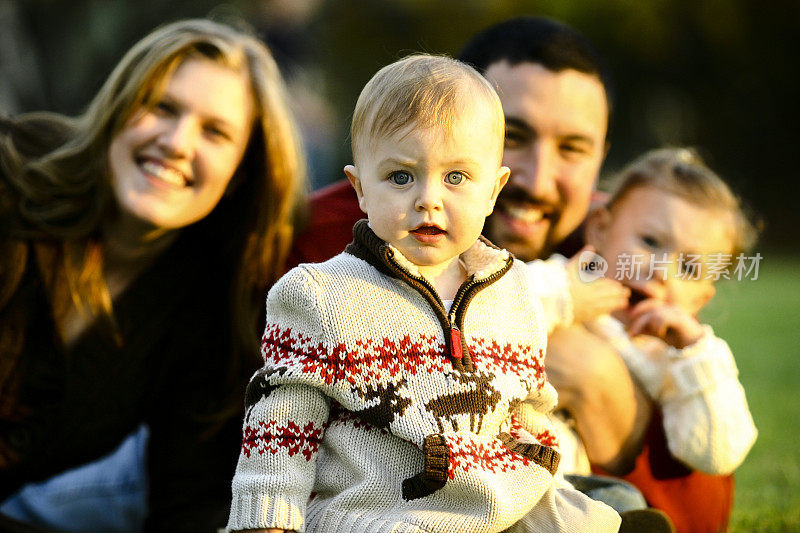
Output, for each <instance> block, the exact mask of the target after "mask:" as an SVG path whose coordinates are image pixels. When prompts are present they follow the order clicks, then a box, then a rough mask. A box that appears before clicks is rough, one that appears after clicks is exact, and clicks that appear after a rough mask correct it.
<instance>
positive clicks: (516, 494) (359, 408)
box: [228, 222, 619, 533]
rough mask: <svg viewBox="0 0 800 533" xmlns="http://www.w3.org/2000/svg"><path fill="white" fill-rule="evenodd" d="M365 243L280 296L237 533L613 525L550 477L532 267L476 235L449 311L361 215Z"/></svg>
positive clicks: (259, 384)
mask: <svg viewBox="0 0 800 533" xmlns="http://www.w3.org/2000/svg"><path fill="white" fill-rule="evenodd" d="M354 236H355V241H354V243H353V244H351V245H350V246H349V247H348V248H347V250H346V252H345V253H342V254H340V255H338V256H336V257H334V258H333V259H331V260H329V261H327V262H325V263H322V264H317V265H310V264H305V265H300V266H299V267H297V268H295V269H293V270H291V271H290V272H289V273H288V274H287V275H286V276H284V277H283V278H282V279H281V280H280V281H279V282H278V283H277V284H276V285H275V286H274V287H273V289H272V290H271V291H270V293H269V295H268V297H267V327H266V330H265V333H264V337H263V348H262V353H263V356H264V359H265V365H264V367H263V368H262V369H261V370H259V371H258V372H257V373H256V374H255V376H254V377H253V379H252V380H251V382H250V385H249V386H248V390H247V394H246V396H247V399H246V404H247V413H246V416H245V421H244V439H243V444H242V450H241V455H240V458H239V464H238V467H237V472H236V475H235V477H234V480H233V503H232V507H231V514H230V520H229V523H228V528H229V529H230V530H238V529H246V528H266V527H277V528H284V529H295V530H298V531H305V530H308V531H336V532H347V531H353V532H355V531H359V532H388V531H397V532H437V533H448V532H458V533H463V532H465V531H468V532H484V531H485V532H490V531H502V530H506V529H508V528H512V529H513V530H514V531H576V530H578V531H616V530H617V528H618V527H619V516H618V515H617V514H616V513H615V512H614V511H613V510H612V509H611V508H609V507H607V506H605V505H604V504H602V503H599V502H595V501H593V500H591V499H589V498H588V497H586V496H584V495H582V494H580V493H579V492H577V491H575V490H574V489H572V488H571V487H570V486H569V485H568V484H567V483H566V482H564V481H563V480H561V479H558V478H555V477H554V474H555V472H556V468H557V465H558V457H559V456H558V452H557V450H556V448H555V446H556V439H555V436H554V434H553V432H552V430H551V426H550V422H549V419H548V416H547V415H548V413H549V412H550V411H551V410H552V408H553V406H554V405H555V403H556V393H555V390H554V389H553V387H552V386H551V385H550V384H549V382H548V381H547V379H546V376H545V373H544V365H543V358H544V350H545V340H546V331H545V327H544V323H543V319H542V311H541V306H540V303H539V302H538V300H537V299H536V298H533V297H531V294H532V293H531V291H530V290H529V287H528V282H527V276H526V272H525V268H524V266H523V265H522V264H521V263H518V262H516V261H514V259H513V258H512V257H511V256H510V255H509V254H508V252H505V251H501V250H497V249H496V248H494V247H493V246H491V245H490V244H488V241H483V240H480V241H478V242H476V243H475V245H473V247H472V248H470V249H469V250H468V251H467V252H465V253H464V254H462V257H461V259H462V260H463V262H464V264H465V265H466V268H467V272H468V279H467V281H466V282H465V283H464V284H463V285H462V286H461V288H460V289H459V291H458V293H457V295H456V297H455V299H454V301H453V304H452V307H451V309H450V311H449V312H446V311H445V309H444V307H443V305H442V302H441V300H440V299H439V297H438V295H437V294H436V292H435V290H434V289H433V287H432V286H430V284H429V283H428V282H427V281H426V280H425V279H424V278H423V277H422V276H421V275H420V274H419V271H418V270H417V269H416V267H415V266H414V265H413V264H411V263H410V262H409V261H407V260H406V259H405V258H404V257H403V256H402V255H401V254H400V253H399V252H398V251H397V250H396V249H395V248H393V247H392V246H391V245H388V244H386V243H384V242H383V241H381V240H380V239H378V238H377V237H376V236H375V234H374V233H372V231H371V230H370V229H369V228H368V226H367V225H366V223H365V222H360V223H358V224H356V226H355V228H354ZM309 499H310V501H309Z"/></svg>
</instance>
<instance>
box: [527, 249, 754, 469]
mask: <svg viewBox="0 0 800 533" xmlns="http://www.w3.org/2000/svg"><path fill="white" fill-rule="evenodd" d="M565 265H566V259H565V258H563V257H561V256H554V257H553V258H551V259H548V260H547V261H539V260H537V261H532V262H530V263H528V264H527V265H526V266H527V267H528V273H529V275H530V276H531V283H532V284H533V287H534V290H535V291H536V293H537V295H539V296H540V298H541V299H542V302H543V305H544V311H545V315H546V318H547V323H548V328H549V331H552V330H553V329H554V328H555V327H557V326H559V325H568V324H570V323H571V322H572V301H571V297H570V294H569V287H568V285H567V274H566V269H565ZM585 326H586V327H587V329H589V331H591V332H593V333H595V334H596V335H598V336H600V337H601V338H603V339H605V340H606V341H608V343H609V344H610V345H611V346H612V347H613V348H614V349H615V351H616V352H617V353H618V354H619V355H620V357H621V358H622V360H623V361H624V362H625V365H626V366H627V367H628V370H629V371H630V373H631V375H633V376H634V378H635V379H636V380H637V381H638V382H639V383H640V384H641V385H642V387H643V388H644V389H645V391H646V392H647V395H648V396H649V397H650V399H651V400H653V401H654V402H655V403H656V404H658V406H659V407H660V409H661V411H662V414H663V423H664V433H665V436H666V438H667V446H668V448H669V450H670V453H671V454H672V455H673V456H674V457H675V458H676V459H678V460H680V461H681V462H683V463H684V464H686V465H687V466H689V467H690V468H692V469H694V470H700V471H701V472H706V473H708V474H730V473H731V472H733V471H734V470H736V468H738V467H739V465H741V464H742V462H743V461H744V459H745V457H746V456H747V454H748V452H749V451H750V448H752V446H753V444H754V443H755V440H756V436H757V435H758V432H757V430H756V427H755V424H754V423H753V417H752V416H751V415H750V410H749V408H748V406H747V399H746V398H745V393H744V388H743V387H742V384H741V383H740V382H739V378H738V376H739V371H738V369H737V368H736V362H735V360H734V358H733V354H732V353H731V350H730V348H729V347H728V344H727V343H726V342H725V341H724V340H722V339H720V338H718V337H716V336H715V335H714V332H713V331H712V329H711V327H710V326H707V325H706V326H704V328H705V334H704V335H703V336H702V337H701V338H700V339H699V340H698V341H697V342H696V343H694V344H692V345H691V346H687V347H685V348H683V349H677V348H673V347H672V346H670V345H668V344H667V343H665V342H663V341H662V340H660V339H658V338H656V337H651V336H648V335H639V336H637V337H635V338H631V337H630V336H629V335H628V333H627V332H626V331H625V327H624V326H623V325H622V323H621V322H619V321H618V320H616V319H615V318H613V317H611V316H607V315H606V316H601V317H599V318H596V319H595V320H592V321H590V322H587V323H586V324H585ZM557 434H558V436H559V439H560V440H561V441H562V444H563V446H564V447H565V448H566V449H567V450H574V449H576V450H577V452H573V453H570V454H569V455H568V456H567V460H566V461H563V463H562V465H561V466H562V471H563V472H564V473H567V474H569V473H586V471H585V466H586V465H588V459H585V458H584V457H580V456H578V457H575V456H576V454H582V453H585V450H584V449H583V447H582V446H581V444H580V443H579V442H576V441H575V439H577V438H578V437H577V434H576V433H575V432H574V431H571V430H569V429H567V428H566V427H565V426H563V425H561V426H560V427H558V431H557ZM576 465H581V466H580V467H577V466H576ZM575 470H577V471H575Z"/></svg>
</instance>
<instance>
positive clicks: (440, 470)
mask: <svg viewBox="0 0 800 533" xmlns="http://www.w3.org/2000/svg"><path fill="white" fill-rule="evenodd" d="M423 451H424V452H425V470H423V471H422V472H420V473H419V474H417V475H415V476H414V477H410V478H408V479H406V480H404V481H403V499H404V500H416V499H417V498H424V497H425V496H430V495H431V494H433V493H434V492H436V491H437V490H439V489H441V488H442V487H444V484H445V483H446V482H447V469H448V467H449V465H450V450H448V449H447V443H446V441H445V439H444V437H443V436H441V435H428V436H427V437H425V444H424V449H423Z"/></svg>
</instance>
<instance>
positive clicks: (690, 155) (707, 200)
mask: <svg viewBox="0 0 800 533" xmlns="http://www.w3.org/2000/svg"><path fill="white" fill-rule="evenodd" d="M639 187H655V188H657V189H659V190H662V191H664V192H666V193H669V194H674V195H676V196H678V197H680V198H682V199H684V200H686V201H687V202H690V203H692V204H694V205H697V206H699V207H702V208H707V209H712V210H719V211H722V212H725V213H730V214H731V215H732V217H733V221H734V223H733V227H732V228H731V230H732V231H731V248H732V250H731V253H732V254H734V255H735V254H738V253H740V252H744V251H747V250H749V249H750V248H752V246H753V245H754V244H755V242H756V240H757V238H758V229H757V227H756V224H755V223H754V222H753V221H752V220H751V215H750V214H749V213H748V211H747V209H745V207H744V206H743V205H742V201H741V199H740V198H739V197H738V196H736V195H735V194H734V193H733V192H732V191H731V189H730V187H728V185H727V184H726V183H725V181H723V179H722V178H720V177H719V176H718V175H717V173H716V172H714V171H713V170H711V169H710V168H709V167H708V166H707V165H706V164H705V162H704V161H703V160H702V158H701V157H700V156H699V155H698V154H697V153H696V152H695V151H694V150H691V149H689V148H660V149H657V150H651V151H649V152H647V153H645V154H644V155H642V156H640V157H638V158H636V159H635V160H633V161H632V162H631V163H630V164H628V166H626V167H625V168H624V169H622V171H621V172H620V173H619V174H618V175H617V176H616V178H615V179H614V180H613V181H612V185H611V191H610V192H611V198H610V200H609V201H608V208H609V209H611V208H612V207H613V206H614V205H616V204H618V203H619V202H620V201H621V200H622V199H623V198H624V197H625V196H626V195H627V194H628V193H630V192H631V191H632V190H634V189H637V188H639Z"/></svg>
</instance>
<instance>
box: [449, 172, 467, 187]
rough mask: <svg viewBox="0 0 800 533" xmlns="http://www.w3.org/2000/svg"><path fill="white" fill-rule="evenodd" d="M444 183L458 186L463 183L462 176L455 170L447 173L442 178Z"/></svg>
mask: <svg viewBox="0 0 800 533" xmlns="http://www.w3.org/2000/svg"><path fill="white" fill-rule="evenodd" d="M444 181H446V182H447V183H449V184H450V185H458V184H460V183H461V182H462V181H464V174H462V173H461V172H459V171H457V170H454V171H453V172H449V173H448V174H447V176H445V177H444Z"/></svg>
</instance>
